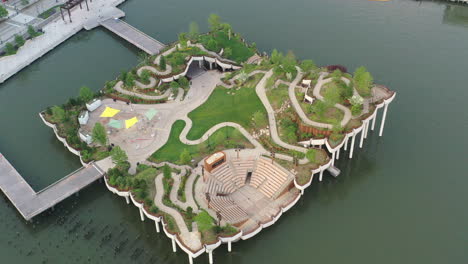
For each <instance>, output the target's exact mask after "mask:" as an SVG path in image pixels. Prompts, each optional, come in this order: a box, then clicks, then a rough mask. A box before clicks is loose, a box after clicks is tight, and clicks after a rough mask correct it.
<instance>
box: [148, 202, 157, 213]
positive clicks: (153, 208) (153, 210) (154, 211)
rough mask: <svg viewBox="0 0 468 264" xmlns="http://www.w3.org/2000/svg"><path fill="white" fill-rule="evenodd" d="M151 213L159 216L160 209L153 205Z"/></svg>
mask: <svg viewBox="0 0 468 264" xmlns="http://www.w3.org/2000/svg"><path fill="white" fill-rule="evenodd" d="M149 211H150V212H151V213H153V214H157V213H158V212H159V208H158V207H156V205H154V204H153V205H152V206H151V207H150V209H149Z"/></svg>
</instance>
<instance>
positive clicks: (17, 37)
mask: <svg viewBox="0 0 468 264" xmlns="http://www.w3.org/2000/svg"><path fill="white" fill-rule="evenodd" d="M15 42H16V44H17V45H18V47H21V46H23V45H24V38H23V37H22V36H20V35H15Z"/></svg>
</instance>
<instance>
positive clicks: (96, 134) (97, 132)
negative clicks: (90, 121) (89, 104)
mask: <svg viewBox="0 0 468 264" xmlns="http://www.w3.org/2000/svg"><path fill="white" fill-rule="evenodd" d="M92 137H93V140H94V141H97V142H98V143H100V144H101V145H103V146H105V145H106V143H107V133H106V129H105V128H104V126H103V125H102V124H101V123H96V124H95V125H94V127H93V133H92Z"/></svg>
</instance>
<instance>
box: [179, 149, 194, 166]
mask: <svg viewBox="0 0 468 264" xmlns="http://www.w3.org/2000/svg"><path fill="white" fill-rule="evenodd" d="M191 158H192V157H191V156H190V152H189V151H188V149H184V150H182V152H181V153H180V157H179V161H180V163H182V164H188V163H189V162H190V159H191Z"/></svg>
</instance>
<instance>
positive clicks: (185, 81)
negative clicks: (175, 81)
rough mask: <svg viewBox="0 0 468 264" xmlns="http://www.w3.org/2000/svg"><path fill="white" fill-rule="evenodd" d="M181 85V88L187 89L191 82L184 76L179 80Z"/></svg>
mask: <svg viewBox="0 0 468 264" xmlns="http://www.w3.org/2000/svg"><path fill="white" fill-rule="evenodd" d="M179 84H180V87H182V88H184V89H186V88H188V87H189V86H190V82H189V80H188V79H187V78H186V77H185V76H182V77H180V78H179Z"/></svg>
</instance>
